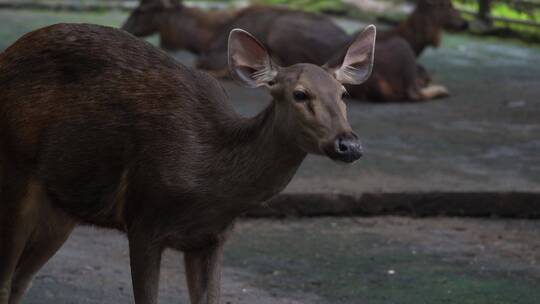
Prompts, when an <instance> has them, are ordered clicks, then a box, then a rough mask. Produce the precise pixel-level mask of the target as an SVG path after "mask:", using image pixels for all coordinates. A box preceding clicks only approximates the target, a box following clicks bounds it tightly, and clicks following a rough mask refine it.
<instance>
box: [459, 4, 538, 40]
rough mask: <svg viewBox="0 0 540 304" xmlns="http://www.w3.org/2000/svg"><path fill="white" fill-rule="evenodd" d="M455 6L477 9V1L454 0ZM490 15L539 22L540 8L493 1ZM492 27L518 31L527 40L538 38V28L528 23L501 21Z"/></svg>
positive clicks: (471, 9)
mask: <svg viewBox="0 0 540 304" xmlns="http://www.w3.org/2000/svg"><path fill="white" fill-rule="evenodd" d="M454 3H455V5H456V7H458V8H462V9H466V10H470V11H478V2H477V1H476V0H454ZM490 14H491V16H493V17H499V18H506V19H513V20H520V21H533V22H536V23H540V8H531V7H528V8H525V7H517V6H515V5H511V4H508V3H504V2H494V3H493V4H492V5H491V12H490ZM493 25H494V27H496V28H505V29H509V30H511V31H515V32H518V33H520V34H521V35H523V36H524V38H527V39H528V40H536V41H539V40H540V28H539V27H534V26H528V25H521V24H512V23H507V22H502V21H496V22H494V24H493Z"/></svg>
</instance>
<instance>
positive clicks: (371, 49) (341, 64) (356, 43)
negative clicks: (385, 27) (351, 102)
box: [325, 25, 377, 84]
mask: <svg viewBox="0 0 540 304" xmlns="http://www.w3.org/2000/svg"><path fill="white" fill-rule="evenodd" d="M376 33H377V31H376V29H375V26H374V25H369V26H367V27H366V28H365V29H364V30H363V31H362V32H361V33H360V34H358V35H357V36H356V38H355V39H354V40H353V42H352V43H351V45H350V46H349V47H348V48H347V51H346V53H345V55H344V56H343V57H341V58H339V57H337V58H338V60H337V61H336V60H331V62H328V63H326V64H325V67H326V68H328V69H330V71H332V72H333V73H334V76H335V77H336V79H337V80H338V81H339V82H341V83H346V84H361V83H362V82H364V81H366V80H367V79H368V78H369V76H370V75H371V71H372V70H373V60H374V54H375V38H376ZM333 59H335V58H333Z"/></svg>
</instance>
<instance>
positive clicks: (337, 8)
mask: <svg viewBox="0 0 540 304" xmlns="http://www.w3.org/2000/svg"><path fill="white" fill-rule="evenodd" d="M254 2H255V3H260V4H271V5H286V6H288V7H291V8H296V9H302V10H306V11H312V12H325V13H334V14H345V13H347V10H348V6H347V5H345V4H344V3H343V2H342V1H340V0H254Z"/></svg>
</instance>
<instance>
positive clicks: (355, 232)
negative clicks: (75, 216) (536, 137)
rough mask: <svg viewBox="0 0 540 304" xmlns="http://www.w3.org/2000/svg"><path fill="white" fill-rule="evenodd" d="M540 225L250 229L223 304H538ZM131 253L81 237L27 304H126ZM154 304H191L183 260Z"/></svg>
mask: <svg viewBox="0 0 540 304" xmlns="http://www.w3.org/2000/svg"><path fill="white" fill-rule="evenodd" d="M539 234H540V223H539V222H538V221H527V220H498V221H494V220H487V219H453V218H430V219H410V218H401V217H384V218H379V217H375V218H340V219H336V218H318V219H296V220H247V221H241V222H240V223H238V225H237V227H236V231H235V233H234V234H233V237H232V239H231V241H230V242H229V244H228V246H227V249H226V259H225V273H224V278H223V280H224V301H223V303H224V304H254V303H257V304H308V303H309V304H336V303H343V304H359V303H369V304H379V303H380V304H389V303H396V304H419V303H429V304H432V303H456V304H457V303H459V304H468V303H470V304H537V303H540V290H539V289H538V286H539V285H538V284H539V282H540V239H539V238H538V235H539ZM128 260H129V258H128V247H127V241H126V239H125V237H124V236H122V235H119V234H117V233H116V232H113V231H105V230H99V229H93V228H79V229H77V230H76V231H75V233H74V234H73V235H72V236H71V238H70V240H69V241H68V242H67V244H66V245H65V246H64V247H63V249H62V250H61V251H60V252H59V253H58V254H57V255H56V256H55V257H54V258H53V259H52V260H51V261H49V263H48V264H47V265H46V267H45V268H44V269H42V271H41V272H40V273H39V274H38V276H37V278H36V279H35V281H34V285H33V287H32V288H31V289H30V291H29V293H28V295H27V298H26V301H25V303H26V304H44V303H55V304H68V303H88V304H93V303H96V304H97V303H111V304H112V303H114V304H122V303H132V301H133V298H132V290H131V286H130V272H129V262H128ZM162 268H163V270H162V275H161V291H160V303H163V304H167V303H188V301H187V290H186V286H185V280H184V278H183V273H184V269H183V267H182V257H181V255H180V254H178V253H175V252H166V254H165V258H164V261H163V263H162Z"/></svg>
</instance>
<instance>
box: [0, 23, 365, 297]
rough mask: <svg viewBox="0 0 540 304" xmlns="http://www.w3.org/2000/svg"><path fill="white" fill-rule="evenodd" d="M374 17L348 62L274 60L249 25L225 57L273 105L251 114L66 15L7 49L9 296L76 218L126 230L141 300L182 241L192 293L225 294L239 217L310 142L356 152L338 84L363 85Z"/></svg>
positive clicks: (114, 35)
mask: <svg viewBox="0 0 540 304" xmlns="http://www.w3.org/2000/svg"><path fill="white" fill-rule="evenodd" d="M374 43H375V27H374V26H369V27H367V29H366V30H365V31H364V32H363V33H362V34H361V35H359V36H358V38H357V39H356V40H355V41H354V42H353V43H352V44H351V45H350V47H348V49H347V50H346V55H345V56H344V57H343V60H341V62H339V63H338V64H335V63H330V64H327V65H326V66H324V68H323V67H319V66H316V65H313V64H307V63H302V64H295V65H292V66H288V67H281V66H279V65H277V64H276V63H275V62H274V61H273V60H272V59H271V57H270V55H269V53H268V52H267V51H266V49H265V47H264V46H263V45H262V44H261V43H260V42H258V41H257V40H256V39H255V38H254V37H253V36H251V35H250V34H248V33H247V32H245V31H242V30H233V31H232V32H231V34H230V38H229V68H230V71H231V74H232V75H233V77H234V78H235V79H237V80H238V81H239V82H241V83H243V84H244V85H246V86H248V87H266V88H268V90H269V92H270V94H271V95H272V97H273V101H272V102H271V103H270V104H269V105H268V106H267V107H266V108H265V109H264V110H263V111H262V112H261V113H259V114H258V115H256V116H255V117H252V118H244V117H241V116H239V115H238V114H236V112H235V111H234V110H233V109H232V107H231V106H230V105H229V104H228V102H227V97H226V94H225V92H224V90H223V88H222V87H221V86H220V85H219V82H218V81H216V80H215V79H214V78H212V77H210V76H208V75H207V74H205V73H203V72H200V71H196V70H192V69H190V68H187V67H185V66H183V65H182V64H180V63H178V62H177V61H175V60H174V58H172V57H170V56H169V55H167V54H166V53H165V52H163V51H161V50H159V49H157V48H155V47H153V46H152V45H150V44H148V43H146V42H144V41H142V40H140V39H137V38H136V37H134V36H132V35H130V34H128V33H126V32H124V31H120V30H116V29H112V28H107V27H102V26H97V25H81V24H79V25H75V24H59V25H53V26H50V27H46V28H43V29H40V30H37V31H34V32H31V33H29V34H27V35H25V36H24V37H22V38H21V39H19V40H18V41H17V42H15V43H14V44H13V45H12V46H10V47H9V48H8V49H7V50H5V51H4V52H3V53H2V54H0V117H1V119H0V129H1V130H2V132H0V177H1V179H0V183H1V184H0V304H8V303H9V304H18V303H21V298H22V296H23V293H24V291H25V289H26V288H27V286H28V284H29V283H30V281H31V279H32V277H33V275H34V274H35V273H36V272H37V271H38V270H39V269H40V268H41V266H42V265H43V264H44V263H45V262H46V261H47V260H48V259H49V258H50V257H51V256H52V255H53V254H54V253H55V252H56V251H57V250H58V248H60V246H61V245H62V244H63V243H64V241H65V240H66V239H67V237H68V235H69V234H70V232H71V231H72V229H73V228H74V227H75V226H76V225H77V224H79V223H87V224H92V225H97V226H101V227H108V228H115V229H119V230H121V231H124V232H125V233H126V234H127V237H128V240H129V252H130V262H131V273H132V279H133V287H134V288H133V290H134V297H135V303H137V304H155V303H157V292H158V279H159V269H160V258H161V254H162V251H163V250H164V249H165V248H172V249H175V250H179V251H182V252H183V253H184V262H185V267H186V276H187V282H188V289H189V295H190V298H191V303H194V304H218V303H220V276H221V261H222V252H223V243H224V242H225V240H226V239H227V235H228V232H229V230H230V229H231V226H232V224H233V222H234V219H235V218H236V217H237V216H239V215H240V214H242V213H243V212H245V211H246V210H248V209H251V208H256V207H257V206H259V205H260V203H261V202H263V201H266V200H268V199H269V198H271V197H272V196H274V195H276V194H277V193H278V192H280V191H281V190H282V189H284V187H285V186H286V185H287V184H288V183H289V181H290V180H291V178H292V177H293V175H294V174H295V171H296V170H297V168H298V167H299V165H300V164H301V163H302V161H303V159H304V158H305V156H306V155H307V154H308V153H312V154H319V155H325V156H327V157H329V158H331V159H334V160H337V161H342V162H346V163H350V162H353V161H355V160H357V159H358V158H360V157H361V154H362V151H361V146H360V142H359V140H358V138H357V136H356V135H355V133H353V131H352V129H351V126H350V125H349V122H348V121H347V115H346V114H347V113H346V112H347V111H346V105H345V104H344V102H343V100H342V96H343V94H344V88H343V85H342V84H358V83H361V82H363V81H365V80H366V79H367V78H368V77H369V75H370V72H371V67H372V64H373V62H372V61H373V49H374Z"/></svg>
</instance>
